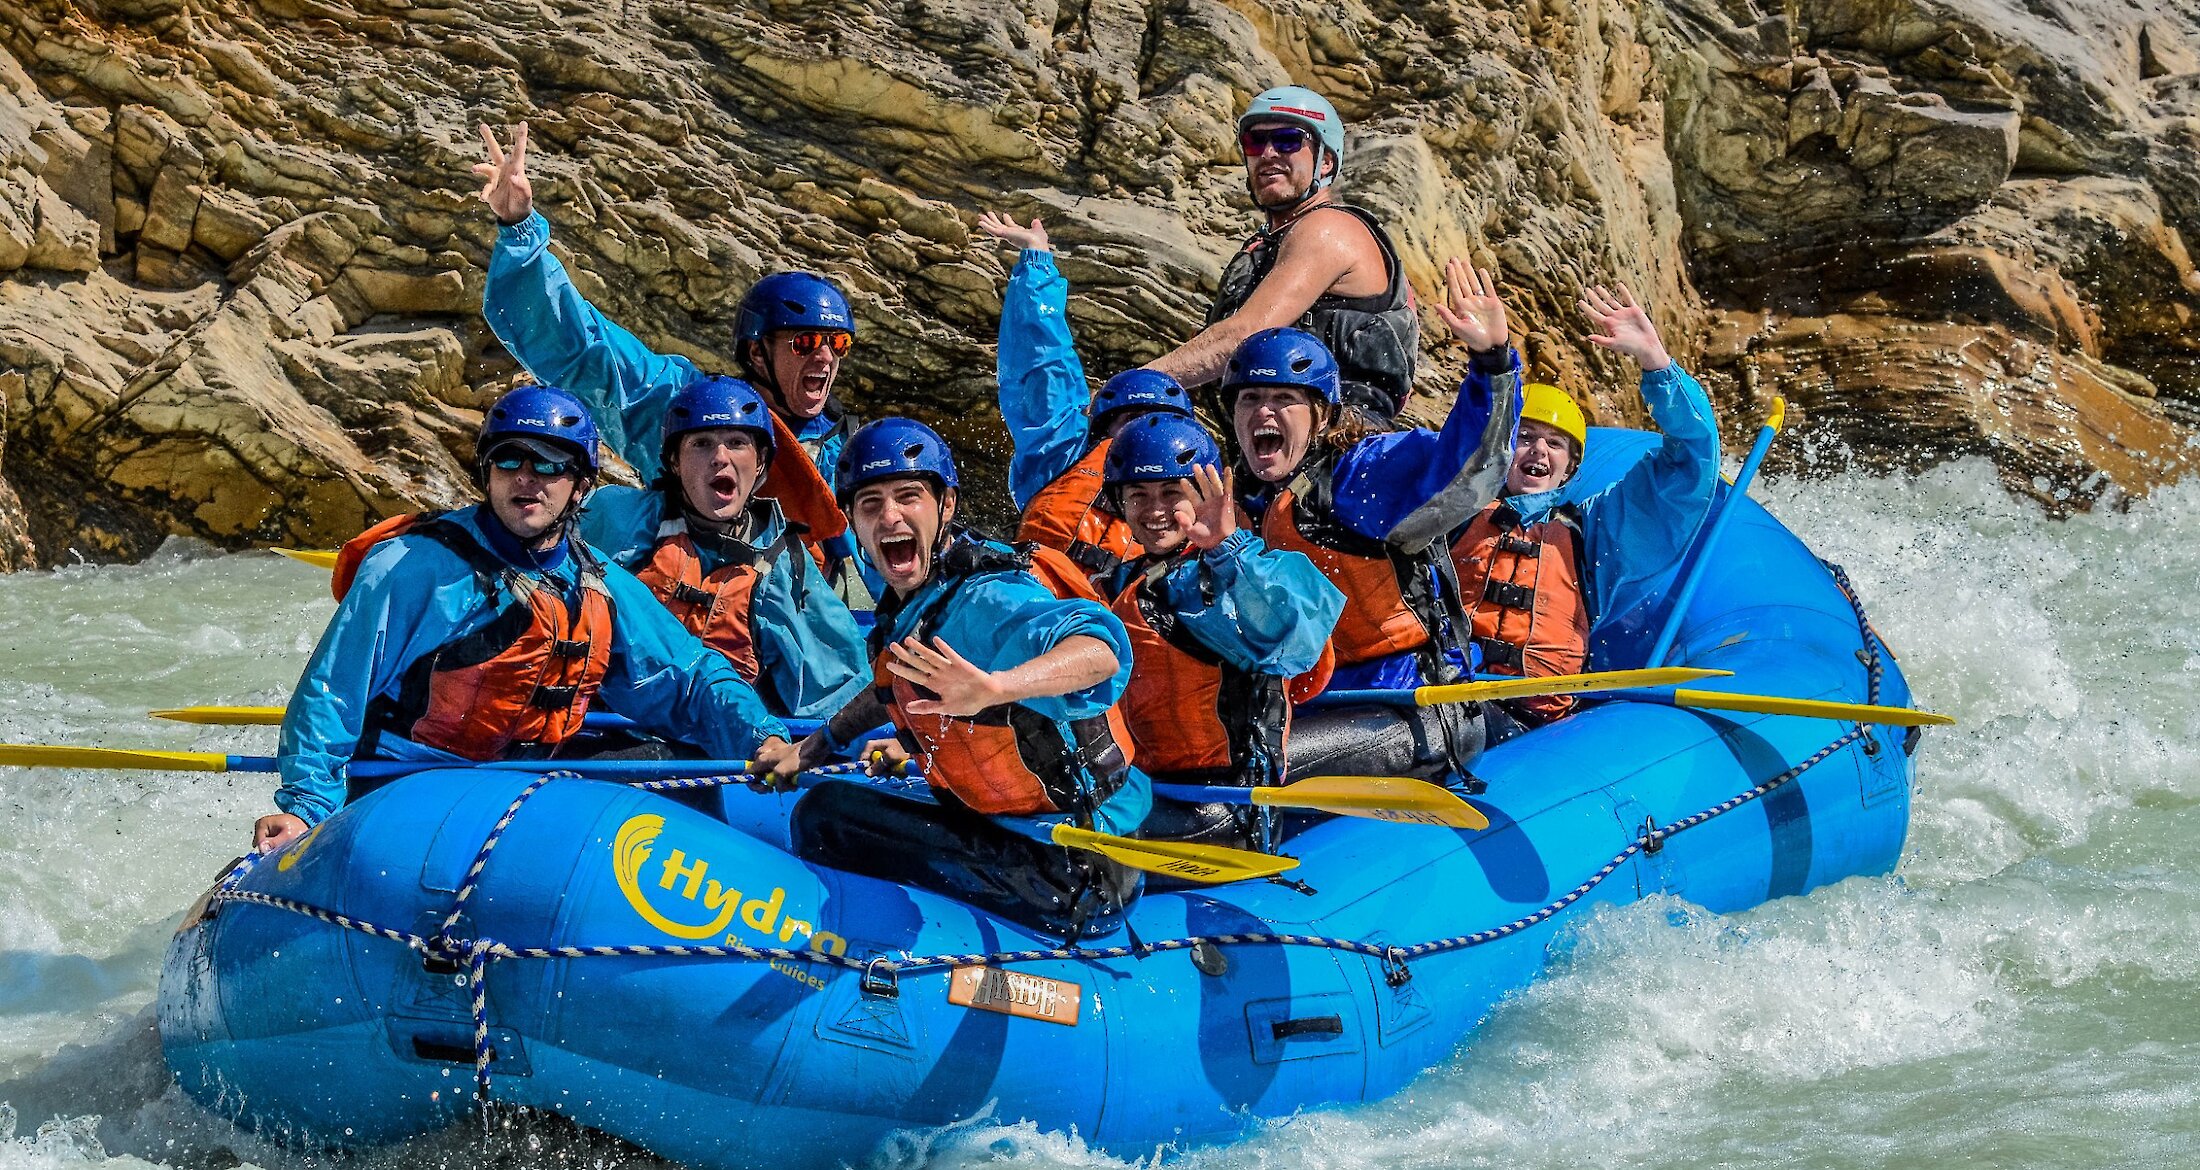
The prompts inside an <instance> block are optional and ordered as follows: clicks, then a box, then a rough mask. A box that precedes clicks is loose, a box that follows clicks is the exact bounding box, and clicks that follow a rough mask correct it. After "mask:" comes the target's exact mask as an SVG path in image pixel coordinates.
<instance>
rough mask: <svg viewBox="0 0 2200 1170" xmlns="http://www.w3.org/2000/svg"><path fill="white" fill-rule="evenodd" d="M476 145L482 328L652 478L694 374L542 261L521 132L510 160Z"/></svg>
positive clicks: (543, 227)
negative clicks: (571, 397)
mask: <svg viewBox="0 0 2200 1170" xmlns="http://www.w3.org/2000/svg"><path fill="white" fill-rule="evenodd" d="M481 138H482V142H483V144H484V145H485V146H486V148H487V152H488V157H489V161H488V162H486V163H476V164H474V173H476V174H478V175H481V176H482V179H483V186H482V189H481V199H482V201H483V202H485V203H487V204H488V205H489V210H490V211H492V212H494V213H495V214H496V217H497V222H498V224H499V225H500V226H499V227H498V230H497V243H496V248H495V249H494V250H493V251H492V252H491V253H490V256H489V276H488V281H487V284H486V285H485V287H484V288H483V291H482V298H481V315H482V319H483V320H485V321H487V322H488V323H489V328H490V330H491V331H492V332H494V333H495V334H496V336H497V340H498V341H501V342H503V343H504V348H506V349H507V350H510V351H511V353H512V356H513V357H515V358H517V359H519V363H520V364H521V365H523V366H525V367H527V371H528V372H529V373H531V374H533V375H534V376H535V378H536V379H537V380H538V381H542V382H548V383H549V384H551V385H553V386H559V387H562V388H564V389H567V390H570V391H572V392H573V393H574V394H577V395H579V396H580V398H581V400H582V401H583V402H586V403H587V404H588V406H589V409H590V412H591V413H593V414H594V415H595V417H596V425H597V428H598V429H599V430H601V431H602V432H603V436H604V440H605V441H606V442H608V443H610V444H611V448H612V449H613V450H615V451H617V452H618V453H619V457H620V458H622V459H624V460H626V461H627V462H628V463H629V464H632V465H633V467H634V469H635V470H636V471H638V472H640V473H641V475H642V478H643V479H644V480H645V481H646V480H649V479H652V478H654V477H655V476H656V474H657V471H658V451H657V435H658V430H659V428H660V427H661V426H662V425H663V422H664V411H665V404H666V401H667V400H668V399H670V398H671V397H672V395H673V393H674V392H675V391H677V390H679V389H680V388H681V387H683V386H685V385H687V384H688V383H689V382H692V381H694V380H695V379H696V378H697V377H698V376H700V375H699V372H698V371H697V370H696V368H695V365H694V363H692V362H690V361H688V360H687V359H686V358H683V357H679V356H676V355H666V354H660V353H658V352H656V351H655V350H652V349H650V348H649V347H648V346H647V345H644V344H643V343H642V341H641V339H640V338H637V337H635V336H634V335H633V334H632V333H629V332H627V331H626V330H625V329H623V328H621V327H620V326H619V325H618V324H617V323H615V322H613V321H612V320H611V319H610V318H609V317H606V316H604V315H603V314H602V313H601V312H599V311H598V310H597V309H596V307H595V306H594V305H591V304H589V303H588V300H587V298H585V297H583V296H581V294H580V291H579V290H578V289H576V288H574V287H573V280H572V277H571V276H570V275H568V274H567V272H566V270H565V265H564V264H563V263H561V262H559V260H558V258H557V257H555V256H553V255H551V254H550V221H549V220H546V219H544V218H543V217H542V216H541V215H540V214H539V213H537V212H536V211H535V198H534V189H533V187H532V186H531V185H530V184H529V182H528V179H527V124H526V123H525V122H522V123H520V124H519V125H517V126H516V127H514V128H513V131H512V149H511V150H510V151H509V152H506V151H505V150H504V149H503V148H502V147H500V146H499V145H498V144H497V140H496V135H495V134H494V133H492V132H491V131H490V129H489V127H488V126H487V125H483V126H482V128H481Z"/></svg>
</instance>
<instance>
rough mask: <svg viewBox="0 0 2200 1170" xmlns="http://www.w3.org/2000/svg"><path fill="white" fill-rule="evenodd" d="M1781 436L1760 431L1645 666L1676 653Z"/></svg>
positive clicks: (1770, 428) (1771, 428) (1769, 428)
mask: <svg viewBox="0 0 2200 1170" xmlns="http://www.w3.org/2000/svg"><path fill="white" fill-rule="evenodd" d="M1775 417H1777V416H1775ZM1779 433H1780V428H1779V427H1778V426H1777V425H1775V424H1773V423H1766V424H1765V425H1764V426H1761V427H1758V428H1757V441H1756V442H1755V443H1753V444H1751V446H1750V448H1749V458H1747V459H1744V460H1742V469H1741V471H1739V472H1737V473H1736V474H1735V476H1734V486H1733V487H1732V488H1729V489H1728V490H1727V493H1726V498H1725V499H1724V500H1721V501H1719V505H1718V507H1717V508H1716V509H1714V510H1713V511H1712V513H1711V522H1710V523H1709V524H1706V525H1705V526H1704V533H1703V540H1702V542H1701V543H1699V544H1698V545H1697V546H1696V559H1695V560H1693V561H1691V562H1689V565H1688V575H1687V576H1686V577H1684V578H1682V579H1681V583H1680V588H1678V589H1676V590H1674V591H1673V608H1672V609H1670V610H1668V611H1667V612H1666V615H1665V628H1663V629H1661V630H1659V631H1658V640H1657V642H1656V644H1654V645H1652V646H1651V647H1650V657H1649V658H1648V659H1646V660H1644V662H1643V665H1644V666H1651V667H1656V666H1664V665H1665V656H1666V655H1667V654H1668V653H1670V652H1671V651H1672V649H1673V638H1674V636H1675V635H1677V634H1679V633H1680V631H1681V619H1682V618H1683V617H1685V616H1687V614H1688V603H1689V602H1690V601H1693V600H1694V599H1695V597H1696V586H1697V584H1698V583H1700V582H1702V580H1703V571H1704V566H1706V565H1708V564H1710V563H1711V554H1712V553H1713V552H1715V551H1717V549H1718V544H1719V533H1720V532H1721V531H1722V530H1723V529H1725V528H1726V522H1727V519H1728V518H1729V517H1731V516H1732V515H1733V514H1734V502H1735V501H1736V500H1739V499H1741V498H1742V497H1743V496H1746V495H1748V494H1749V484H1750V481H1751V480H1754V479H1756V478H1757V465H1758V464H1759V463H1762V462H1764V459H1765V452H1766V451H1767V450H1769V449H1770V448H1771V447H1772V437H1773V436H1774V435H1777V434H1779Z"/></svg>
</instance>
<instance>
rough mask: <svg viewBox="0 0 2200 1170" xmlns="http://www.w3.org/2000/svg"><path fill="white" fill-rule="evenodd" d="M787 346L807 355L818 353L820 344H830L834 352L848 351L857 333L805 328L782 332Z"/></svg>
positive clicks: (854, 341)
mask: <svg viewBox="0 0 2200 1170" xmlns="http://www.w3.org/2000/svg"><path fill="white" fill-rule="evenodd" d="M782 336H783V337H785V338H786V339H787V348H788V349H791V350H793V351H795V352H796V353H799V354H803V355H805V356H807V355H809V354H813V353H816V352H817V350H818V347H819V346H823V345H829V346H832V347H833V352H834V353H847V352H848V347H849V346H852V345H854V344H855V343H856V339H855V335H854V334H852V333H844V332H842V331H840V330H838V329H804V330H802V331H801V332H799V333H787V334H782Z"/></svg>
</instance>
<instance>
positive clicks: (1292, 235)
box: [1148, 85, 1421, 422]
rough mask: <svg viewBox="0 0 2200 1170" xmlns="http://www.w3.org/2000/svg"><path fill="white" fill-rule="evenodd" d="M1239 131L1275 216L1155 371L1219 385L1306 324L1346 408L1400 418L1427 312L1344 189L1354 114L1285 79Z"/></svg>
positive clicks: (1263, 199) (1248, 182)
mask: <svg viewBox="0 0 2200 1170" xmlns="http://www.w3.org/2000/svg"><path fill="white" fill-rule="evenodd" d="M1237 127H1238V145H1239V147H1240V148H1241V149H1242V150H1243V151H1244V152H1245V186H1246V190H1247V191H1248V192H1249V193H1250V194H1251V195H1252V198H1253V206H1254V207H1256V208H1257V209H1259V211H1260V212H1261V214H1262V215H1263V216H1265V217H1266V219H1267V222H1266V223H1265V224H1263V225H1262V227H1261V229H1260V230H1259V231H1258V232H1256V233H1254V235H1253V237H1252V238H1251V239H1249V240H1247V241H1246V242H1245V246H1244V247H1243V248H1242V249H1240V250H1239V251H1238V254H1237V255H1236V257H1235V258H1233V259H1232V260H1231V261H1230V263H1229V265H1228V267H1226V268H1224V269H1223V272H1222V282H1221V285H1220V287H1219V288H1218V289H1217V291H1216V294H1215V301H1214V305H1213V307H1211V308H1210V309H1209V310H1208V312H1207V324H1206V327H1205V328H1204V329H1202V330H1200V332H1199V333H1198V334H1197V335H1195V336H1194V337H1192V339H1191V340H1189V341H1186V342H1185V343H1184V344H1182V345H1180V346H1178V347H1176V348H1175V349H1173V350H1171V351H1169V352H1168V353H1166V354H1163V355H1162V356H1160V357H1158V358H1155V359H1154V360H1153V361H1152V362H1149V363H1148V367H1149V368H1151V369H1154V370H1158V371H1160V372H1161V373H1164V374H1167V375H1169V376H1170V377H1172V378H1175V379H1176V380H1177V381H1178V382H1179V383H1181V384H1182V385H1185V386H1194V387H1196V386H1206V385H1210V384H1212V383H1213V382H1214V381H1215V379H1217V378H1218V377H1220V376H1221V375H1222V374H1223V373H1224V369H1225V367H1226V366H1227V364H1228V362H1229V358H1230V355H1231V354H1232V353H1233V352H1235V351H1236V349H1237V347H1238V346H1240V345H1242V344H1244V342H1245V339H1246V338H1249V337H1251V336H1252V335H1253V334H1255V333H1258V332H1260V331H1261V330H1263V329H1273V328H1277V327H1280V326H1285V325H1290V326H1295V327H1297V328H1300V329H1304V330H1306V331H1307V332H1309V333H1312V334H1314V335H1315V336H1317V337H1319V338H1321V339H1322V341H1323V343H1324V344H1327V345H1329V346H1330V347H1331V349H1332V352H1333V353H1334V354H1335V356H1336V358H1337V360H1338V362H1339V363H1340V369H1339V371H1338V377H1339V381H1340V392H1341V395H1342V400H1343V402H1344V403H1345V405H1347V406H1349V407H1351V408H1352V409H1354V410H1360V411H1365V412H1366V413H1367V414H1369V415H1370V416H1372V417H1374V418H1376V419H1379V420H1382V421H1385V422H1387V421H1389V420H1390V419H1392V418H1394V417H1396V416H1397V414H1398V410H1399V408H1400V407H1402V406H1404V405H1405V401H1406V397H1407V396H1408V395H1409V394H1411V393H1412V392H1413V368H1414V362H1415V351H1416V350H1417V349H1418V347H1419V345H1420V340H1421V319H1420V310H1419V308H1418V307H1417V306H1416V305H1415V304H1414V299H1413V286H1412V285H1411V284H1410V283H1408V282H1407V280H1406V278H1405V270H1404V267H1403V266H1402V265H1401V264H1400V263H1399V260H1398V249H1397V246H1396V245H1394V244H1392V243H1391V240H1390V236H1389V234H1388V233H1387V232H1385V231H1384V230H1383V226H1382V224H1381V222H1380V221H1378V220H1377V219H1376V218H1375V215H1374V213H1373V212H1370V211H1368V210H1367V209H1366V208H1363V207H1357V206H1354V205H1352V204H1350V203H1346V202H1344V201H1343V200H1342V199H1340V198H1338V197H1337V187H1336V184H1337V180H1338V178H1339V176H1340V175H1341V174H1342V173H1343V170H1344V146H1345V142H1344V119H1343V118H1342V117H1340V116H1338V114H1337V110H1336V107H1335V106H1332V105H1330V104H1329V101H1328V99H1326V98H1324V97H1322V96H1321V95H1320V94H1318V93H1315V92H1314V91H1313V90H1310V89H1306V88H1304V87H1302V86H1296V85H1285V86H1279V87H1277V88H1275V89H1271V90H1267V91H1265V92H1263V93H1262V94H1260V95H1259V96H1257V97H1255V98H1254V99H1253V101H1252V103H1251V104H1250V105H1248V106H1247V107H1246V110H1245V113H1244V114H1243V115H1242V116H1240V117H1239V118H1238V123H1237Z"/></svg>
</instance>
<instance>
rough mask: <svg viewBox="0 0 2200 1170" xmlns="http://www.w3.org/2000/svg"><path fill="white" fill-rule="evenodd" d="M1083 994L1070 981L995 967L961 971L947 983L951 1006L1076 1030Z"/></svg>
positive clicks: (959, 968)
mask: <svg viewBox="0 0 2200 1170" xmlns="http://www.w3.org/2000/svg"><path fill="white" fill-rule="evenodd" d="M1083 990H1084V989H1083V988H1081V987H1079V986H1078V985H1077V984H1075V983H1071V982H1069V981H1068V980H1064V979H1048V978H1046V977H1045V976H1043V975H1026V974H1024V973H1023V972H1021V971H1003V970H1000V969H998V968H995V967H957V968H955V974H954V977H953V978H951V979H949V980H948V983H947V1002H949V1003H951V1004H955V1005H957V1006H959V1007H968V1008H978V1009H980V1010H982V1011H989V1012H1001V1013H1003V1014H1005V1015H1011V1016H1022V1017H1023V1018H1024V1019H1027V1020H1044V1021H1045V1022H1047V1023H1049V1024H1067V1025H1070V1026H1072V1027H1074V1026H1075V1025H1076V1023H1077V1012H1078V1008H1079V1006H1080V999H1081V995H1082V993H1083Z"/></svg>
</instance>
